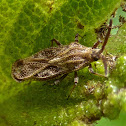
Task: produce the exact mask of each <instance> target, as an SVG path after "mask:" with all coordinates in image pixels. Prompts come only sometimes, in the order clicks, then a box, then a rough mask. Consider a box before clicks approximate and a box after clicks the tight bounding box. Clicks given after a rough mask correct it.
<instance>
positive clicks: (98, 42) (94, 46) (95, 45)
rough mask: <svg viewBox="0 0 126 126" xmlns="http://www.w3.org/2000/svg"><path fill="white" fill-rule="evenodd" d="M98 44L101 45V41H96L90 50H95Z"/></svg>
mask: <svg viewBox="0 0 126 126" xmlns="http://www.w3.org/2000/svg"><path fill="white" fill-rule="evenodd" d="M100 43H102V41H101V40H98V41H97V42H96V43H95V44H94V45H93V47H92V49H95V48H97V46H98V45H99V44H100Z"/></svg>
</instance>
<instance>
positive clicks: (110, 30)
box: [99, 19, 112, 54]
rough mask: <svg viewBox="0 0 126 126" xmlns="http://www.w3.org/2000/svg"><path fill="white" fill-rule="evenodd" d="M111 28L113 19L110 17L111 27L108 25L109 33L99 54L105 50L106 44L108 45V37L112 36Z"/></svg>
mask: <svg viewBox="0 0 126 126" xmlns="http://www.w3.org/2000/svg"><path fill="white" fill-rule="evenodd" d="M111 29H112V19H110V22H109V27H108V32H107V34H106V36H105V39H104V43H103V45H102V48H101V49H100V51H99V54H101V53H102V52H103V50H104V49H105V46H106V44H107V41H108V38H109V36H110V32H111Z"/></svg>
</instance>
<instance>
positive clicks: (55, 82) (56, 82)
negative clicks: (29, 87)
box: [54, 74, 68, 85]
mask: <svg viewBox="0 0 126 126" xmlns="http://www.w3.org/2000/svg"><path fill="white" fill-rule="evenodd" d="M67 75H68V74H64V75H63V76H62V77H60V78H59V79H58V80H55V81H54V85H57V84H58V83H60V82H61V81H62V80H63V79H64V78H65V77H66V76H67Z"/></svg>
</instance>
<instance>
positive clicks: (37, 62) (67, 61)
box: [12, 19, 112, 92]
mask: <svg viewBox="0 0 126 126" xmlns="http://www.w3.org/2000/svg"><path fill="white" fill-rule="evenodd" d="M111 27H112V19H111V20H110V22H109V27H108V31H107V34H106V36H105V39H104V42H103V45H102V47H101V49H98V48H97V46H98V45H99V43H100V42H99V41H98V42H96V43H95V44H94V45H93V47H86V46H83V45H81V44H79V42H78V36H79V35H78V34H77V35H76V36H75V42H72V43H70V44H69V45H62V44H61V43H60V42H59V41H57V40H56V39H53V40H51V41H52V45H53V42H55V43H56V44H57V45H58V46H57V47H50V48H47V49H44V50H42V51H40V52H38V53H36V54H34V55H32V56H30V57H28V58H25V59H20V60H17V61H16V62H15V63H14V64H13V66H12V77H13V78H14V79H15V80H16V81H18V82H20V81H24V80H28V79H35V80H42V81H43V80H49V79H53V78H57V77H59V78H58V79H57V80H56V81H54V84H57V83H59V82H60V81H61V80H63V79H64V78H65V77H66V76H67V75H68V74H69V73H71V72H74V83H75V85H74V87H73V89H74V88H75V86H76V85H77V83H78V81H79V78H78V75H77V71H78V70H80V69H82V68H84V67H87V66H88V68H89V72H91V73H93V74H96V75H101V74H98V73H95V72H94V71H93V69H92V66H91V63H92V62H94V61H97V60H99V59H101V60H102V61H103V64H104V69H105V76H107V61H106V57H105V56H104V55H103V54H102V52H103V51H104V48H105V46H106V43H107V41H108V38H109V36H110V31H111ZM101 76H103V75H101ZM73 89H72V90H73ZM71 92H72V91H71Z"/></svg>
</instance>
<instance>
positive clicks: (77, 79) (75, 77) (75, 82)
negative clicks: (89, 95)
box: [67, 71, 79, 100]
mask: <svg viewBox="0 0 126 126" xmlns="http://www.w3.org/2000/svg"><path fill="white" fill-rule="evenodd" d="M78 81H79V78H78V75H77V71H75V72H74V86H73V88H72V90H71V92H70V94H69V95H68V98H67V100H68V99H69V97H70V95H71V94H72V92H73V90H74V88H75V87H76V86H77V83H78Z"/></svg>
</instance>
